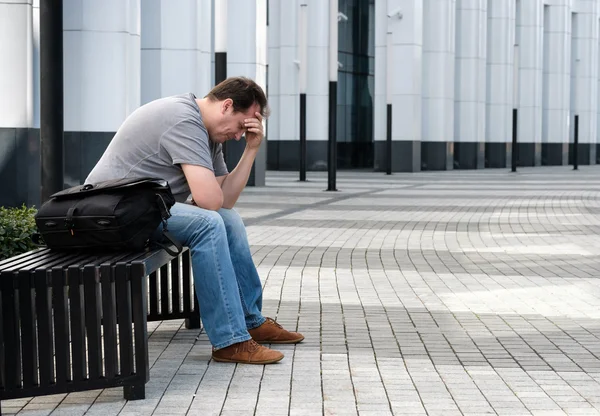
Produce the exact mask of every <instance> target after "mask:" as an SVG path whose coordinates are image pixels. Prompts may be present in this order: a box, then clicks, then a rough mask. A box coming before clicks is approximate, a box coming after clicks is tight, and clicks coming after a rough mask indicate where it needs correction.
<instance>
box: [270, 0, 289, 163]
mask: <svg viewBox="0 0 600 416" xmlns="http://www.w3.org/2000/svg"><path fill="white" fill-rule="evenodd" d="M268 2H269V21H268V25H267V45H268V52H267V62H269V63H270V65H269V71H268V73H267V93H268V96H267V98H268V100H269V105H270V106H271V117H269V119H268V120H267V126H268V134H267V136H266V139H267V169H269V170H284V169H285V168H286V167H285V166H283V165H282V164H281V161H280V152H279V142H280V137H279V134H280V126H281V122H280V117H281V110H280V104H279V103H280V100H279V95H280V92H279V82H280V81H279V80H280V72H281V71H280V68H279V57H280V43H279V36H280V33H281V28H282V27H286V25H285V24H282V23H281V20H280V19H279V15H280V7H281V1H280V0H268ZM273 63H275V64H273Z"/></svg>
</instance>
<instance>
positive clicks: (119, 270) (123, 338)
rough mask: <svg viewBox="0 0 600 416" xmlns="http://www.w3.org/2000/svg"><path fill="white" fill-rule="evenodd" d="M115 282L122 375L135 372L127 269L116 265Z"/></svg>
mask: <svg viewBox="0 0 600 416" xmlns="http://www.w3.org/2000/svg"><path fill="white" fill-rule="evenodd" d="M113 270H114V273H115V284H116V289H117V320H118V324H119V357H120V364H121V376H124V377H126V376H129V375H131V374H133V350H132V349H131V345H132V342H133V337H132V333H131V331H132V328H131V319H132V317H131V287H130V284H129V281H128V276H127V269H126V268H125V267H118V266H114V269H113Z"/></svg>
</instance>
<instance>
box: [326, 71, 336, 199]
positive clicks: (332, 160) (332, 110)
mask: <svg viewBox="0 0 600 416" xmlns="http://www.w3.org/2000/svg"><path fill="white" fill-rule="evenodd" d="M336 110H337V81H330V82H329V143H328V144H329V146H328V148H327V150H328V151H327V190H328V191H337V189H336V187H335V182H336V181H335V179H336V164H337V152H336V150H337V149H336V148H337V143H336V125H335V124H336V122H337V117H336Z"/></svg>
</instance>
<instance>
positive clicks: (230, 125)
mask: <svg viewBox="0 0 600 416" xmlns="http://www.w3.org/2000/svg"><path fill="white" fill-rule="evenodd" d="M255 112H260V106H259V105H258V104H254V105H253V106H252V107H250V108H249V109H248V110H246V111H244V112H242V111H239V112H234V111H233V103H232V102H231V100H225V101H224V102H223V103H221V108H220V113H219V115H218V117H217V120H216V123H215V126H214V128H213V129H211V130H212V131H209V135H210V138H211V140H212V141H214V142H217V143H223V142H226V141H227V140H231V139H235V140H240V139H241V138H242V136H243V135H244V133H245V132H246V127H245V120H246V119H249V118H256V115H255V114H254V113H255Z"/></svg>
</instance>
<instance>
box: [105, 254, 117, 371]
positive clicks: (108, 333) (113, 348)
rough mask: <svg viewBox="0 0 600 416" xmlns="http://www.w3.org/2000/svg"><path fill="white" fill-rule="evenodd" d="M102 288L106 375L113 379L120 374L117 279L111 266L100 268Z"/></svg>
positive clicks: (106, 265)
mask: <svg viewBox="0 0 600 416" xmlns="http://www.w3.org/2000/svg"><path fill="white" fill-rule="evenodd" d="M100 283H101V287H102V323H103V327H104V375H105V377H106V378H113V377H115V375H117V374H118V371H119V370H118V369H119V367H118V364H119V363H118V354H117V310H116V309H117V301H116V298H115V279H114V275H113V273H112V271H111V266H110V264H103V265H102V267H101V268H100Z"/></svg>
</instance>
